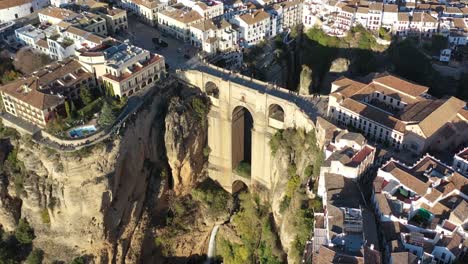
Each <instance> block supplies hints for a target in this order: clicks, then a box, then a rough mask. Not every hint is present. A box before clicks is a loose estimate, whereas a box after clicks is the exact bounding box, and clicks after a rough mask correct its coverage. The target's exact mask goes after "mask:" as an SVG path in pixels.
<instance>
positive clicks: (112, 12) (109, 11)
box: [107, 7, 126, 16]
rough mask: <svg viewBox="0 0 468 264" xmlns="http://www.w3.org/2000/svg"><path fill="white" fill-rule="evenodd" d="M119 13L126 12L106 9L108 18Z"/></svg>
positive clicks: (118, 9) (117, 9)
mask: <svg viewBox="0 0 468 264" xmlns="http://www.w3.org/2000/svg"><path fill="white" fill-rule="evenodd" d="M121 13H126V11H125V10H123V9H120V8H115V7H114V8H112V9H107V14H108V15H110V16H115V15H118V14H121Z"/></svg>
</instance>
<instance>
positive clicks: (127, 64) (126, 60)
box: [77, 41, 166, 97]
mask: <svg viewBox="0 0 468 264" xmlns="http://www.w3.org/2000/svg"><path fill="white" fill-rule="evenodd" d="M77 52H78V59H79V61H80V62H81V63H82V64H83V65H84V66H85V68H86V69H87V70H89V71H91V72H93V73H95V74H96V76H97V77H98V78H99V79H100V80H101V81H102V83H103V86H104V87H105V88H106V89H110V90H112V94H113V95H114V96H119V97H127V96H131V95H132V94H134V93H135V92H138V91H140V90H142V89H145V88H147V87H150V86H152V85H153V84H154V83H155V82H157V81H158V80H160V79H161V78H162V77H163V76H164V74H165V71H166V70H165V63H164V57H162V56H160V55H158V54H153V53H151V52H149V51H148V50H145V49H142V48H139V47H136V46H133V45H130V44H128V43H120V42H116V41H107V42H104V43H102V44H101V45H99V46H96V47H93V48H82V49H80V50H78V51H77Z"/></svg>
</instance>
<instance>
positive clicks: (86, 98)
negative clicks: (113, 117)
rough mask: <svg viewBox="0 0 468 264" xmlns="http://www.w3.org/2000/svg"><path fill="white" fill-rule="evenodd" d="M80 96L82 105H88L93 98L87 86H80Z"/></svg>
mask: <svg viewBox="0 0 468 264" xmlns="http://www.w3.org/2000/svg"><path fill="white" fill-rule="evenodd" d="M80 98H81V101H82V102H83V104H84V105H88V104H90V103H91V102H92V101H93V100H94V98H93V95H92V94H91V91H90V90H89V89H88V88H87V87H81V89H80Z"/></svg>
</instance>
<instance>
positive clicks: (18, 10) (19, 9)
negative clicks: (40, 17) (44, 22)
mask: <svg viewBox="0 0 468 264" xmlns="http://www.w3.org/2000/svg"><path fill="white" fill-rule="evenodd" d="M48 4H49V1H48V0H2V1H0V23H4V22H9V21H12V20H15V19H18V18H22V17H25V16H28V15H30V14H32V13H33V12H34V11H37V10H39V9H41V8H43V7H45V6H47V5H48Z"/></svg>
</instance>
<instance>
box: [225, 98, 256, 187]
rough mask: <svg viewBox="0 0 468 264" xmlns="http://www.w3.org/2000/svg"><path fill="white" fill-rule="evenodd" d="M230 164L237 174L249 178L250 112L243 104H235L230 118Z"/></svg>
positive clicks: (252, 122)
mask: <svg viewBox="0 0 468 264" xmlns="http://www.w3.org/2000/svg"><path fill="white" fill-rule="evenodd" d="M231 120H232V121H231V151H232V154H231V162H232V164H231V166H232V169H233V171H234V173H236V174H237V175H239V176H242V177H247V178H251V176H252V172H251V166H252V143H253V139H252V130H253V125H254V119H253V116H252V113H251V112H250V111H249V110H248V109H247V108H246V107H244V106H236V107H235V108H234V110H233V111H232V119H231Z"/></svg>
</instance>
